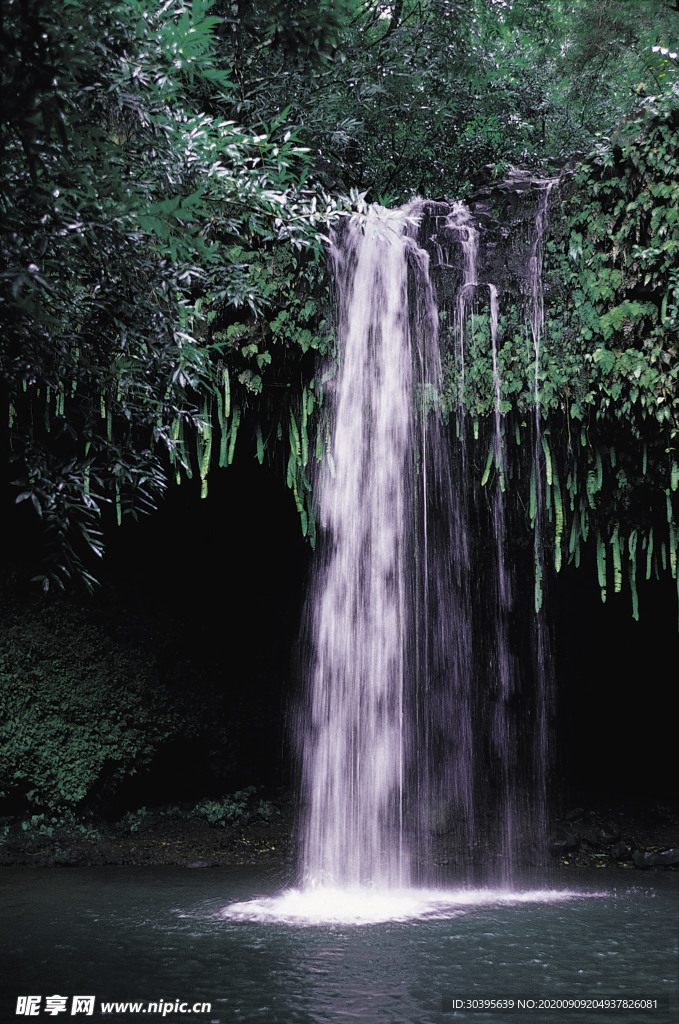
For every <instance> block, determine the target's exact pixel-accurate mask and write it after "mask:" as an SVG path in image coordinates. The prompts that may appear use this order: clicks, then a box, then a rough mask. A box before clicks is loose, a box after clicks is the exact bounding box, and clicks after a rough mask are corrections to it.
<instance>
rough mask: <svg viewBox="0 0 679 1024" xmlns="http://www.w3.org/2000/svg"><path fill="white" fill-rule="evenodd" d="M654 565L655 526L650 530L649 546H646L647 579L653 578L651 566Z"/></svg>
mask: <svg viewBox="0 0 679 1024" xmlns="http://www.w3.org/2000/svg"><path fill="white" fill-rule="evenodd" d="M652 566H653V527H651V528H650V530H649V531H648V547H647V548H646V579H647V580H650V578H651V568H652Z"/></svg>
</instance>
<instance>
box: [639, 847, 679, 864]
mask: <svg viewBox="0 0 679 1024" xmlns="http://www.w3.org/2000/svg"><path fill="white" fill-rule="evenodd" d="M632 863H633V864H634V866H635V867H637V868H656V867H671V866H672V865H674V864H679V850H674V849H671V850H658V851H656V850H634V852H633V853H632Z"/></svg>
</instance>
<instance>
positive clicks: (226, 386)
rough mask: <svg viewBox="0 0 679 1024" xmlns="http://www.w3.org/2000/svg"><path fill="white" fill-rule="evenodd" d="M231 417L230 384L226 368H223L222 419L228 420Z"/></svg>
mask: <svg viewBox="0 0 679 1024" xmlns="http://www.w3.org/2000/svg"><path fill="white" fill-rule="evenodd" d="M230 415H231V384H230V381H229V371H228V368H227V367H226V366H225V367H224V419H226V420H228V418H229V416H230Z"/></svg>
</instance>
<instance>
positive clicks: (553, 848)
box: [549, 833, 580, 857]
mask: <svg viewBox="0 0 679 1024" xmlns="http://www.w3.org/2000/svg"><path fill="white" fill-rule="evenodd" d="M579 845H580V841H579V839H578V837H577V836H575V835H571V834H569V833H565V834H562V835H557V836H553V837H552V838H551V839H550V841H549V852H550V853H551V854H553V855H554V856H555V857H562V856H564V854H566V853H570V852H571V851H572V850H577V849H578V847H579Z"/></svg>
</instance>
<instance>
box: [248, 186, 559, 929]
mask: <svg viewBox="0 0 679 1024" xmlns="http://www.w3.org/2000/svg"><path fill="white" fill-rule="evenodd" d="M542 199H543V200H544V202H542V201H541V204H540V209H539V211H538V217H537V218H536V222H535V237H534V239H533V242H532V245H531V249H530V254H531V255H530V259H529V260H528V261H527V262H528V264H529V266H528V271H527V273H526V277H525V278H524V279H525V280H528V281H529V283H530V289H531V296H532V316H531V325H532V330H533V336H534V339H535V345H536V366H537V362H538V361H539V332H540V326H541V321H540V312H539V311H540V309H541V301H542V300H541V296H542V283H541V250H542V241H543V238H544V232H545V230H546V210H547V205H546V204H547V201H548V191H547V190H545V192H544V193H543V194H542ZM479 241H480V232H479V228H478V225H477V224H476V223H475V221H474V218H473V216H472V214H471V212H470V210H469V209H468V208H467V207H466V206H465V205H464V204H462V203H454V204H447V203H433V202H428V201H421V200H414V201H412V202H411V203H410V204H409V205H408V206H406V207H404V208H403V209H402V210H400V211H398V210H397V211H387V210H384V209H382V208H380V207H372V208H371V209H370V211H369V212H368V214H367V215H366V216H364V217H362V218H351V219H349V220H347V222H346V223H345V224H344V225H343V227H342V229H341V230H340V231H339V232H338V233H337V236H336V237H335V238H334V239H333V248H332V260H333V269H334V275H335V282H336V289H337V298H338V311H339V312H338V359H339V367H338V370H337V373H336V375H335V379H334V385H333V388H332V392H331V395H330V398H329V403H328V404H329V407H330V408H329V417H330V420H329V422H330V425H331V433H330V443H329V446H328V455H327V457H326V458H325V459H324V460H323V462H322V463H321V467H320V471H319V472H320V476H319V479H318V481H317V488H316V493H317V496H318V520H319V526H320V530H319V537H320V544H319V551H318V553H317V555H316V560H315V571H314V577H313V580H312V583H311V586H310V589H309V594H308V600H307V609H308V611H307V625H306V641H307V643H306V645H305V651H306V650H307V648H308V651H307V653H308V664H309V667H308V687H307V692H306V693H305V696H304V702H303V705H301V706H300V708H299V710H298V720H297V740H298V746H299V752H300V762H301V774H302V778H301V783H302V785H301V790H302V807H301V829H300V847H301V865H300V868H301V881H302V890H301V891H300V892H295V891H293V892H291V893H287V894H283V896H282V897H281V901H280V906H279V907H278V909H277V910H272V909H271V907H270V905H269V904H268V903H267V904H266V906H265V905H264V904H262V905H260V906H258V907H255V906H254V904H257V902H258V901H253V906H250V905H237V906H236V905H234V907H233V908H231V909H232V912H233V914H234V915H235V916H239V915H245V916H248V915H249V914H251V913H255V914H260V913H262V914H264V915H267V914H269V913H274V914H275V913H278V912H280V914H281V915H282V916H283V917H285V918H286V919H288V918H289V919H290V920H298V919H300V920H302V919H304V920H307V919H309V920H311V919H312V918H313V919H326V920H327V919H333V920H335V919H336V920H342V919H346V920H355V921H356V922H359V921H363V920H367V919H370V917H371V915H374V914H377V915H378V916H380V915H382V916H384V915H386V916H387V917H389V916H392V915H393V916H399V915H400V914H403V915H404V916H406V917H408V916H413V915H419V914H421V913H425V914H426V913H430V912H431V913H439V912H441V913H445V912H447V911H445V909H442V908H443V907H444V905H445V906H448V903H450V905H451V906H453V905H456V899H457V897H453V896H452V895H451V894H448V895H445V894H439V895H435V894H434V895H432V893H431V892H426V891H425V890H424V889H421V890H419V891H420V894H421V896H422V897H423V898H424V897H426V899H425V902H424V904H422V901H421V900H418V899H415V895H416V890H415V889H414V888H413V887H414V886H422V885H426V884H428V883H431V882H432V881H434V880H435V878H436V875H435V872H434V871H433V866H434V865H435V864H436V863H442V864H450V863H453V864H455V863H457V865H458V866H459V867H461V868H463V870H464V869H465V868H467V867H470V866H471V867H473V866H474V865H477V866H478V864H479V855H480V858H481V862H482V864H483V865H484V867H488V865H492V863H493V862H494V863H495V870H494V871H493V872H492V873H493V874H494V875H495V877H498V875H499V877H500V878H501V879H502V882H503V884H504V885H508V884H510V883H511V878H512V869H513V865H514V864H515V863H516V862H517V861H518V860H519V859H520V857H521V856H522V855H525V854H526V852H527V851H530V850H531V848H532V849H534V848H535V845H536V843H535V836H537V845H540V844H541V843H542V842H543V840H544V822H545V808H546V783H545V779H546V765H547V719H548V711H549V693H548V689H549V687H548V680H549V673H548V672H547V670H546V668H545V664H546V659H547V653H548V652H547V647H548V644H547V636H546V633H545V630H544V627H543V625H542V624H541V621H537V620H536V621H535V622H534V624H533V628H534V635H535V643H536V644H537V650H536V651H535V659H536V665H535V666H533V668H532V670H531V668H530V666H528V668H527V671H528V675H529V676H530V675H531V671H532V675H533V679H532V683H530V684H529V685H528V688H527V692H526V693H522V692H521V691H522V686H523V669H524V668H525V666H521V669H520V667H519V660H520V659H519V658H518V656H517V653H516V651H515V649H514V646H513V643H514V641H513V640H512V638H511V636H510V634H511V629H510V620H511V618H512V615H513V612H514V600H515V593H514V591H515V585H514V580H513V569H512V568H511V567H510V565H509V564H508V562H507V525H506V522H505V509H504V490H505V464H504V451H503V437H504V435H503V430H504V423H503V414H502V381H501V377H500V360H499V340H500V339H499V312H500V298H499V291H498V287H497V286H496V284H494V283H492V282H485V283H484V282H483V281H481V282H480V281H479V274H480V271H479V265H480V261H479ZM451 276H452V278H453V280H456V281H457V284H456V285H454V291H453V298H452V300H451V302H452V306H453V311H454V320H455V326H454V332H453V334H454V338H455V353H454V358H455V361H456V367H457V380H458V385H459V391H458V402H459V405H458V408H457V410H453V415H455V417H456V420H457V428H458V429H457V436H458V439H459V444H457V445H456V444H455V442H454V441H452V439H451V437H450V436H449V434H448V432H447V429H446V428H444V426H443V425H442V422H441V416H440V414H439V408H438V398H437V396H438V394H439V393H440V389H441V357H440V352H439V344H438V323H439V309H438V304H437V300H436V297H435V293H436V292H437V290H439V289H440V288H441V287H443V288H444V290H445V285H443V286H442V284H441V282H442V280H444V279H445V280H450V279H451ZM432 278H434V284H435V285H436V287H434V284H432ZM447 287H448V290H449V293H450V285H448V286H447ZM485 296H487V297H488V298H487V300H486V299H485ZM486 301H487V302H488V323H489V327H490V348H491V353H490V354H491V357H492V366H493V388H494V396H495V398H494V415H493V421H492V422H493V429H492V434H491V438H490V455H489V459H488V465H487V467H486V474H485V477H486V478H487V477H488V474H489V470H490V469H493V468H494V474H495V476H494V480H495V486H494V488H493V489H490V490H491V491H492V494H491V497H490V499H489V500H486V499H483V500H482V501H480V500H479V492H478V491H476V492H472V490H471V488H470V486H469V482H468V481H469V479H470V478H471V477H472V475H473V472H475V470H473V469H472V463H473V462H475V463H476V464H478V452H477V451H476V449H475V447H474V446H475V445H476V444H477V443H478V441H477V438H476V436H475V437H474V438H469V437H467V436H466V433H465V430H464V427H463V423H464V418H465V413H464V407H463V390H462V389H463V388H464V372H465V371H464V367H465V358H466V345H467V342H468V339H467V331H468V330H469V327H468V323H469V321H470V318H472V317H473V315H474V311H475V309H480V308H482V306H483V304H484V303H485V302H486ZM484 315H485V314H484ZM536 373H537V370H536ZM536 379H537V378H536ZM460 382H461V383H460ZM474 433H475V435H476V431H475V432H474ZM539 437H540V434H539V410H538V407H537V404H536V429H535V441H536V443H538V441H539ZM484 483H485V479H484ZM481 505H484V506H485V507H486V509H487V511H486V512H483V511H482V509H481ZM484 531H485V533H486V536H488V531H490V543H487V544H486V547H485V550H480V548H479V544H478V541H477V540H476V539H475V538H476V537H477V536H478V534H479V533H481V534H482V533H484ZM474 545H476V547H474ZM479 559H480V561H479ZM517 697H518V698H520V699H517ZM522 712H523V717H524V718H527V719H528V723H527V722H525V721H523V720H522ZM529 790H530V792H529ZM526 833H531V840H532V841H531V842H529V843H526V842H525V836H526ZM533 833H534V834H533ZM442 838H443V840H444V844H445V849H446V851H447V852H445V854H444V856H443V857H441V852H440V851H441V846H440V845H439V840H441V839H442ZM451 851H452V852H451ZM451 857H452V861H451ZM498 863H499V865H500V867H499V870H498V868H497V865H498ZM491 870H492V869H491ZM366 888H369V889H370V891H371V893H372V896H371V900H373V901H374V899H375V896H376V894H379V893H382V894H390V895H388V900H389V902H388V904H385V906H382V905H381V904H380V905H379V906H376V905H374V903H373V904H371V907H370V908H367V907H366V908H364V907H363V905H362V902H361V901H363V900H365V898H366V895H365V894H366ZM355 891H358V892H359V893H360V894H361V895H359V896H358V898H357V901H355V902H354V903H351V901H350V900H349V894H350V893H352V892H355ZM318 895H320V897H321V903H320V904H319V903H318V901H317V900H316V896H318ZM312 897H313V899H312ZM397 897H398V899H399V900H400V901H401V902H400V903H399V904H398V906H396V905H395V904H394V902H393V901H394V900H395V899H397ZM413 900H414V901H415V902H413ZM446 901H448V902H446ZM277 906H278V905H277ZM312 906H313V909H311V908H312ZM422 906H424V907H425V909H424V910H423V909H422ZM416 907H419V908H420V909H416ZM427 908H428V909H427ZM230 912H231V911H230ZM380 919H381V918H380Z"/></svg>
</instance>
